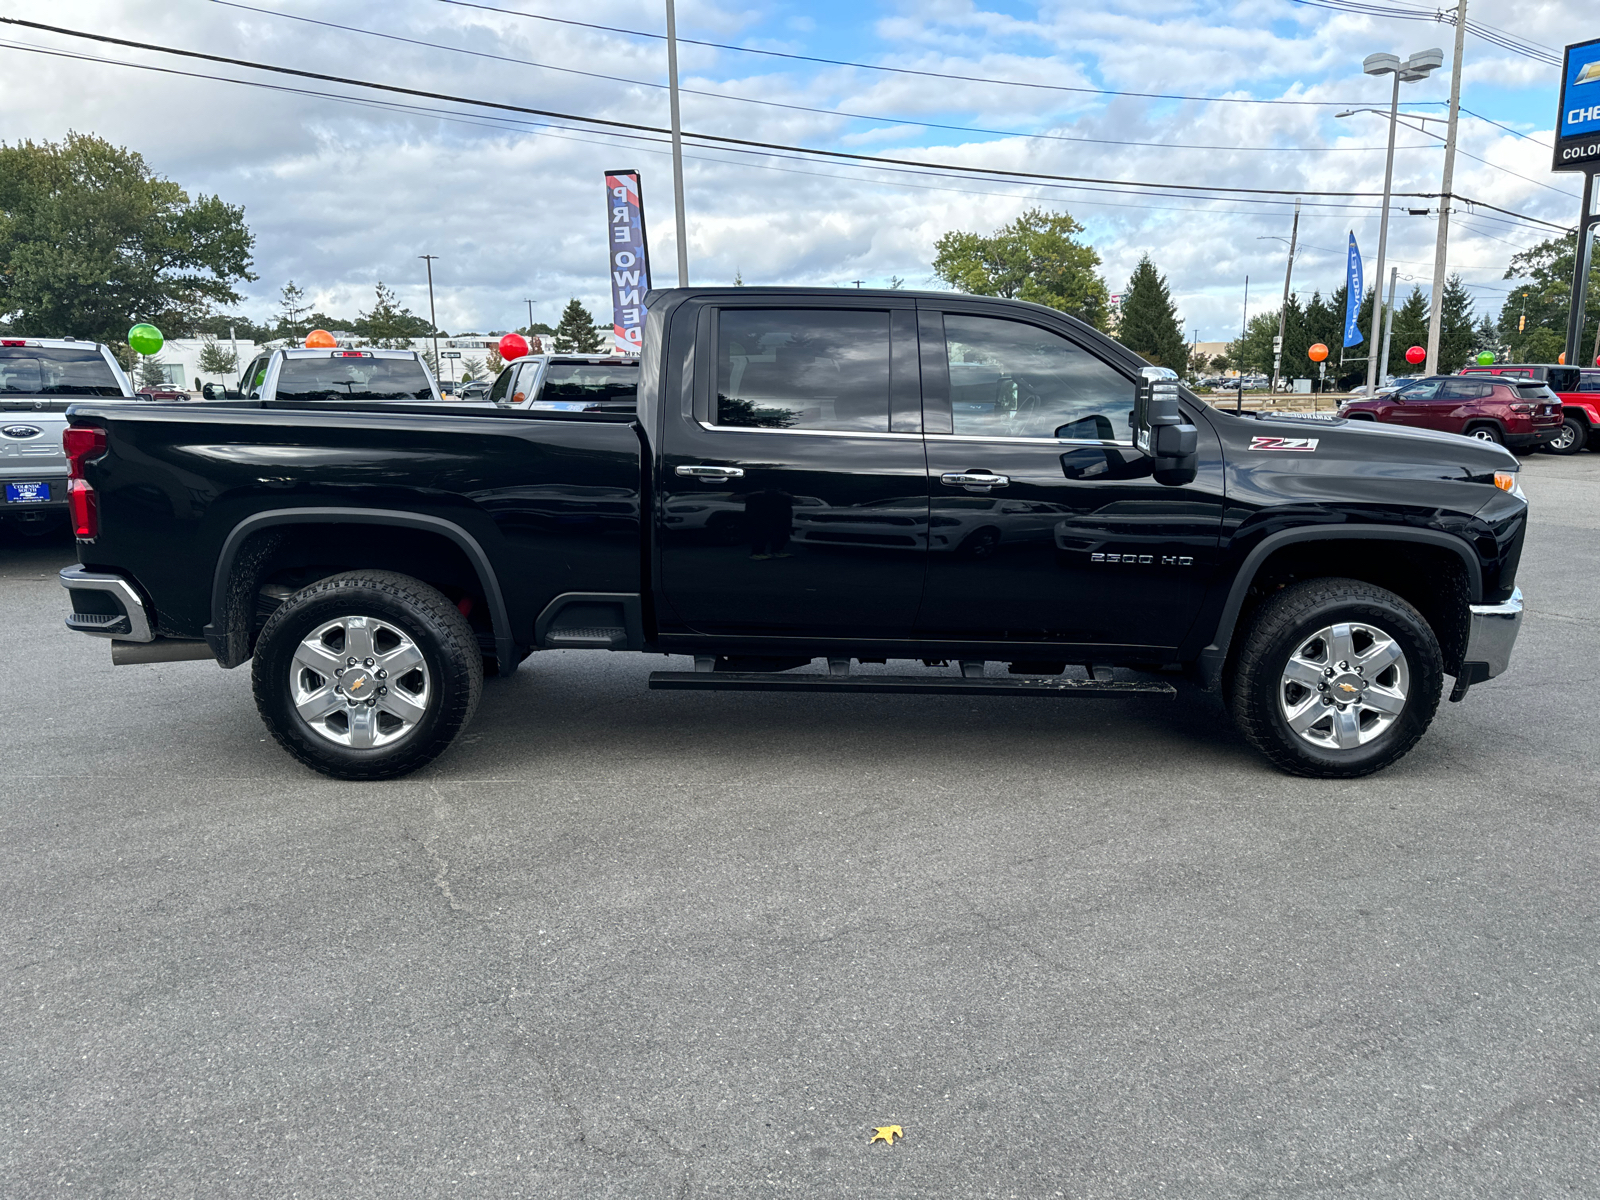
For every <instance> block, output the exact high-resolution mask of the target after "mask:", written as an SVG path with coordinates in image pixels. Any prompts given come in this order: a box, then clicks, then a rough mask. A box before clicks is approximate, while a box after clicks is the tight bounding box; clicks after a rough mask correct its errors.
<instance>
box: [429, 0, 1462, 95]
mask: <svg viewBox="0 0 1600 1200" xmlns="http://www.w3.org/2000/svg"><path fill="white" fill-rule="evenodd" d="M439 3H441V4H451V5H454V6H455V7H457V8H476V9H481V10H483V11H484V12H492V13H502V14H504V15H505V16H508V17H521V18H523V19H524V20H527V21H550V22H553V23H554V24H557V25H575V26H577V27H579V28H580V29H597V30H600V31H601V32H602V33H620V34H623V35H625V36H627V37H639V38H654V39H655V40H657V41H666V34H663V33H648V32H646V31H644V30H641V29H623V28H621V27H619V26H616V25H597V24H595V23H594V22H592V21H574V20H572V19H571V18H570V17H550V16H546V15H545V14H543V13H531V12H519V11H518V10H517V9H514V8H496V7H495V6H494V5H492V4H478V3H474V2H473V0H439ZM678 41H679V42H680V43H682V44H685V45H691V46H708V47H710V48H711V49H713V50H731V51H734V52H735V53H738V54H760V55H765V56H766V57H768V58H787V59H791V60H793V61H796V62H812V63H821V64H822V65H824V66H829V67H854V68H855V69H857V70H860V71H883V72H886V73H888V74H891V75H920V76H922V77H923V78H925V79H952V80H956V81H957V82H960V83H992V84H997V85H999V86H1001V87H1020V88H1038V89H1040V90H1043V91H1047V92H1074V93H1077V94H1080V95H1086V96H1133V97H1136V98H1139V99H1144V100H1193V101H1197V102H1199V103H1202V104H1287V105H1295V106H1300V107H1318V108H1326V107H1329V106H1332V107H1335V108H1349V107H1350V106H1351V105H1353V104H1365V103H1366V101H1364V100H1353V101H1342V100H1258V99H1255V98H1254V97H1250V96H1176V95H1171V94H1169V93H1165V92H1123V91H1117V90H1115V89H1113V88H1090V87H1069V86H1067V85H1065V84H1059V83H1028V82H1025V81H1023V80H1020V79H991V78H988V77H986V76H982V75H953V74H949V73H947V72H944V71H919V70H916V69H914V68H911V67H886V66H882V65H880V64H878V63H863V62H850V61H848V60H846V59H839V58H818V57H816V56H815V55H811V54H791V53H788V52H786V51H783V50H758V49H756V48H754V47H752V46H731V45H729V44H728V43H726V42H703V41H698V40H696V39H695V38H686V37H680V38H678ZM1414 103H1423V104H1443V103H1444V101H1443V100H1427V101H1416V102H1414Z"/></svg>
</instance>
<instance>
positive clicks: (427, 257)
mask: <svg viewBox="0 0 1600 1200" xmlns="http://www.w3.org/2000/svg"><path fill="white" fill-rule="evenodd" d="M417 257H418V258H420V259H423V260H424V261H426V262H427V264H428V324H429V325H431V326H432V327H433V330H432V332H433V376H434V378H435V379H437V378H438V377H439V318H438V317H437V316H436V315H435V314H434V311H433V260H434V259H436V258H438V257H439V256H438V255H437V254H419V255H417Z"/></svg>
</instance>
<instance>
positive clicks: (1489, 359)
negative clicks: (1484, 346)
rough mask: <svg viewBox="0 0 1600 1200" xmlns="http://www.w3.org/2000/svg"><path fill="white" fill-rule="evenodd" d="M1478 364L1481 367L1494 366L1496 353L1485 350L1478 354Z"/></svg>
mask: <svg viewBox="0 0 1600 1200" xmlns="http://www.w3.org/2000/svg"><path fill="white" fill-rule="evenodd" d="M1478 365H1479V366H1480V367H1488V366H1493V365H1494V355H1493V354H1491V353H1489V351H1487V350H1485V351H1484V352H1483V353H1482V354H1480V355H1478Z"/></svg>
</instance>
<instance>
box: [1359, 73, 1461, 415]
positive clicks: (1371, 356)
mask: <svg viewBox="0 0 1600 1200" xmlns="http://www.w3.org/2000/svg"><path fill="white" fill-rule="evenodd" d="M1443 65H1444V51H1443V50H1437V49H1434V50H1420V51H1418V52H1417V53H1416V54H1413V55H1412V56H1411V57H1410V58H1408V59H1406V60H1405V62H1401V61H1400V59H1399V57H1398V56H1397V55H1393V54H1369V55H1367V57H1366V58H1365V59H1364V60H1363V61H1362V63H1361V69H1362V71H1364V72H1365V73H1366V74H1368V75H1393V76H1394V92H1393V94H1392V95H1391V96H1390V98H1389V153H1388V157H1387V159H1386V160H1385V162H1384V167H1383V207H1382V208H1381V209H1380V210H1379V212H1378V262H1377V271H1376V272H1374V278H1375V279H1377V281H1378V286H1379V287H1380V288H1381V287H1382V286H1383V267H1384V261H1383V260H1384V258H1385V256H1386V255H1387V254H1388V251H1389V201H1390V199H1391V198H1392V197H1393V194H1394V135H1395V132H1396V130H1398V129H1399V127H1400V85H1401V84H1402V83H1415V82H1416V81H1417V80H1419V79H1426V78H1427V77H1428V73H1429V72H1430V71H1433V70H1435V69H1437V68H1439V67H1441V66H1443ZM1382 301H1383V296H1382V294H1381V293H1380V294H1378V295H1375V296H1373V298H1372V322H1371V324H1370V325H1369V326H1368V329H1367V395H1368V396H1371V395H1372V394H1373V393H1374V392H1376V391H1377V378H1378V352H1379V345H1378V339H1379V334H1380V333H1381V332H1382V329H1383V303H1382Z"/></svg>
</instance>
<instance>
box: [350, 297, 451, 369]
mask: <svg viewBox="0 0 1600 1200" xmlns="http://www.w3.org/2000/svg"><path fill="white" fill-rule="evenodd" d="M373 290H374V293H375V295H374V297H373V301H372V308H371V309H369V310H368V311H367V312H364V313H362V314H361V315H360V317H358V318H357V319H356V320H355V321H354V322H352V324H354V326H355V329H354V332H356V333H359V334H360V335H361V336H362V337H364V338H366V339H367V340H368V341H369V342H371V343H372V344H373V345H374V346H376V347H377V348H378V349H380V350H405V349H408V348H409V347H410V345H411V339H412V338H418V337H430V336H432V335H433V333H434V332H435V330H434V328H433V326H432V325H430V324H428V322H426V321H424V320H423V319H422V318H421V317H419V316H417V315H416V314H415V313H414V312H412V311H411V310H410V309H409V308H405V307H404V306H402V305H401V303H400V298H399V297H398V296H396V295H395V293H394V289H393V288H390V287H387V286H385V285H384V283H383V281H382V280H381V279H380V280H379V281H378V285H377V287H376V288H374V289H373ZM434 374H435V375H436V376H437V375H438V372H437V371H435V372H434Z"/></svg>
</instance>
